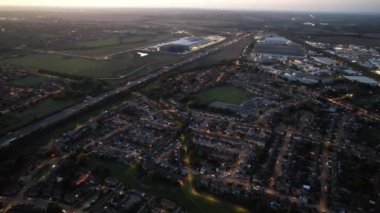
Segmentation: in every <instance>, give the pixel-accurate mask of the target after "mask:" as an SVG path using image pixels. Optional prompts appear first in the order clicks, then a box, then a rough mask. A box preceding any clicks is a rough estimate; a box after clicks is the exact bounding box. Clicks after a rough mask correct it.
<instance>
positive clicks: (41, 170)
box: [32, 164, 52, 180]
mask: <svg viewBox="0 0 380 213" xmlns="http://www.w3.org/2000/svg"><path fill="white" fill-rule="evenodd" d="M51 168H52V165H50V164H46V165H45V166H43V167H41V168H38V169H37V170H35V171H34V172H33V175H32V178H33V179H35V180H38V179H39V178H41V177H42V176H44V175H45V174H46V173H48V172H49V171H50V170H51Z"/></svg>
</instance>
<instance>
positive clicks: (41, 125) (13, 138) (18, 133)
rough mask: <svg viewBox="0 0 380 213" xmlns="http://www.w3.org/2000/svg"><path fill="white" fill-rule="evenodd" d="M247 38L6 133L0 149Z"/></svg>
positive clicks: (173, 65)
mask: <svg viewBox="0 0 380 213" xmlns="http://www.w3.org/2000/svg"><path fill="white" fill-rule="evenodd" d="M249 36H251V34H245V35H243V36H240V37H238V38H235V39H233V40H231V41H228V42H225V43H223V44H220V45H218V46H215V47H211V48H208V49H206V50H204V51H203V52H199V53H197V54H195V55H192V56H191V57H189V58H187V59H185V60H183V61H181V62H178V63H174V64H172V65H170V66H167V67H164V68H161V69H159V70H157V71H156V72H153V73H151V74H148V75H146V76H144V77H142V78H140V79H138V80H135V81H130V82H128V83H126V84H124V85H123V86H120V87H117V88H115V89H113V90H110V91H107V92H105V93H103V94H101V95H99V96H97V97H94V98H92V99H88V100H85V101H83V102H81V103H78V104H76V105H74V106H72V107H70V108H67V109H65V110H63V111H60V112H57V113H55V114H52V115H50V116H48V117H46V118H43V119H41V120H38V121H36V122H33V123H30V124H28V125H26V126H24V127H22V128H20V129H18V130H15V131H13V132H8V133H7V134H6V135H5V136H3V137H1V138H0V148H4V147H7V146H9V145H10V144H12V143H14V142H17V141H19V140H20V139H22V138H25V137H26V136H29V135H31V134H32V133H35V132H37V131H42V130H44V129H45V128H46V127H49V126H51V125H53V124H56V123H58V122H61V121H63V120H66V119H68V118H70V117H72V116H74V115H76V114H78V113H80V112H82V111H84V110H86V109H88V108H89V107H91V106H94V105H96V104H98V103H100V102H102V101H105V100H106V99H108V98H111V97H114V96H115V95H117V94H120V93H123V92H127V91H129V90H131V89H132V88H134V87H136V86H138V85H140V84H143V83H146V82H148V81H151V80H153V79H155V78H157V77H159V76H161V75H163V74H166V73H168V72H171V71H174V70H176V69H177V68H179V67H181V66H183V65H186V64H189V63H191V62H194V61H196V60H199V59H201V58H203V57H206V56H208V55H210V54H212V53H214V52H216V51H219V50H221V49H224V48H226V47H228V46H231V45H233V44H235V43H237V42H238V41H240V40H241V39H244V38H248V37H249Z"/></svg>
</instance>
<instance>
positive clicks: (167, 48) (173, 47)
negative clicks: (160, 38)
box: [148, 36, 225, 54]
mask: <svg viewBox="0 0 380 213" xmlns="http://www.w3.org/2000/svg"><path fill="white" fill-rule="evenodd" d="M224 39H225V37H222V36H205V37H185V38H181V39H178V40H176V41H172V42H168V43H164V44H159V45H156V46H153V47H150V48H148V50H150V51H160V52H169V53H176V54H186V53H189V52H192V51H196V50H199V49H202V48H205V47H207V46H210V45H213V44H216V43H219V42H221V41H223V40H224Z"/></svg>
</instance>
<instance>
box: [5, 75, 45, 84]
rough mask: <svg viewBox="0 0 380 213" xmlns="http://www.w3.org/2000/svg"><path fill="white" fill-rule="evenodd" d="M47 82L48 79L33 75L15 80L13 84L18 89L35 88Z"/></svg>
mask: <svg viewBox="0 0 380 213" xmlns="http://www.w3.org/2000/svg"><path fill="white" fill-rule="evenodd" d="M46 81H48V78H45V77H40V76H36V75H33V76H26V77H25V78H20V79H17V80H14V81H12V82H11V84H12V85H14V86H18V87H33V86H36V85H38V84H40V83H43V82H46Z"/></svg>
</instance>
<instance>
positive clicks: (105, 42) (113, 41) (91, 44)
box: [78, 37, 120, 48]
mask: <svg viewBox="0 0 380 213" xmlns="http://www.w3.org/2000/svg"><path fill="white" fill-rule="evenodd" d="M117 44H120V40H119V38H117V37H113V38H107V39H100V40H95V41H85V42H80V43H78V47H80V48H96V47H103V46H111V45H117Z"/></svg>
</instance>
